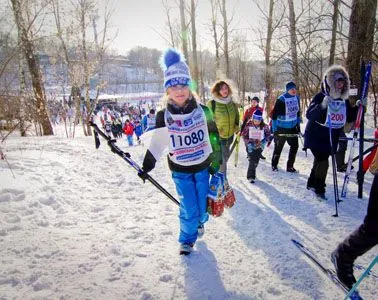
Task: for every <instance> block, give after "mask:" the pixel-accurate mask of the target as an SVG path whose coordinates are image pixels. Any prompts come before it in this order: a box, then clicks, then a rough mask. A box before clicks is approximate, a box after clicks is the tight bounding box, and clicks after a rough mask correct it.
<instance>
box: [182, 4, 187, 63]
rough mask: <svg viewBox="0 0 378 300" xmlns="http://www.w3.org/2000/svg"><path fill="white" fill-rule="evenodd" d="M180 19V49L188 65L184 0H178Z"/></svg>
mask: <svg viewBox="0 0 378 300" xmlns="http://www.w3.org/2000/svg"><path fill="white" fill-rule="evenodd" d="M180 20H181V40H182V51H183V52H184V56H185V59H186V62H187V63H188V65H189V52H188V28H187V26H186V21H185V0H180Z"/></svg>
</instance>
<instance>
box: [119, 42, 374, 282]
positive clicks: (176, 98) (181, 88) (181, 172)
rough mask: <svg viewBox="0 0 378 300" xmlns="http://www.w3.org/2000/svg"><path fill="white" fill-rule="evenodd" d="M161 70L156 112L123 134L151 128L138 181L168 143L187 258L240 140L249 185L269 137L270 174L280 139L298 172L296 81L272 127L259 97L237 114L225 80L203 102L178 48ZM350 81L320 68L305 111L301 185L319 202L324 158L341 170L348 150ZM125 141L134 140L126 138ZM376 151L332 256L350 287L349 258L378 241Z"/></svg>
mask: <svg viewBox="0 0 378 300" xmlns="http://www.w3.org/2000/svg"><path fill="white" fill-rule="evenodd" d="M162 67H163V73H164V88H165V91H166V94H165V99H164V101H165V103H166V105H165V107H164V108H163V109H162V110H160V111H158V112H157V113H156V114H155V110H150V111H149V113H148V114H146V115H145V116H144V118H143V120H138V121H136V122H131V120H126V122H125V124H124V125H123V132H124V133H125V134H126V135H127V136H128V140H129V136H132V134H133V133H135V134H136V135H137V139H138V140H139V136H140V134H142V133H143V132H145V131H149V130H152V129H153V131H152V132H151V142H150V145H149V146H148V149H147V151H146V153H145V156H144V160H143V166H142V169H141V170H140V172H139V173H138V175H139V176H140V177H141V178H142V179H143V180H146V179H148V178H149V174H148V173H149V172H150V171H151V170H152V169H154V168H155V166H156V163H157V162H158V161H159V160H160V158H161V155H162V153H163V150H164V149H165V148H168V150H169V151H168V155H167V161H168V166H169V169H170V171H171V173H172V179H173V182H174V184H175V187H176V192H177V194H178V196H179V205H180V212H179V222H180V232H179V237H178V241H179V243H180V254H183V255H187V254H190V253H191V251H192V249H193V246H194V244H195V242H196V240H197V239H198V238H201V237H202V235H203V234H204V230H205V228H204V224H205V223H206V222H207V221H208V219H209V213H208V212H209V211H208V205H209V203H208V196H209V195H210V194H214V191H213V190H212V189H213V188H214V186H213V185H212V184H211V182H213V179H214V178H215V177H217V176H218V174H220V173H221V174H223V175H222V176H224V177H225V178H227V162H228V160H229V158H230V155H231V153H232V150H233V149H234V146H235V145H236V144H235V141H236V140H238V139H240V138H242V140H243V141H244V145H245V151H246V154H247V157H248V160H249V164H248V170H247V174H246V178H247V180H248V181H249V182H251V183H252V184H253V183H254V182H255V181H256V177H257V176H256V169H257V166H258V164H259V161H260V159H265V157H264V156H263V150H264V148H265V146H266V145H269V144H270V143H272V142H274V150H273V155H272V159H271V168H272V172H273V173H272V175H273V176H274V173H275V172H277V171H279V160H280V156H281V152H282V149H283V147H284V145H285V143H286V142H287V143H288V145H289V147H290V149H289V154H288V159H287V162H286V172H289V173H294V174H295V173H297V170H296V169H295V167H294V164H295V158H296V155H297V151H298V148H299V143H298V139H299V138H302V132H301V124H302V123H303V122H302V118H301V102H300V98H299V96H298V95H297V86H296V84H295V83H294V82H292V81H290V82H288V83H287V84H286V86H285V92H284V93H283V94H282V95H280V96H279V97H278V98H277V99H276V102H275V105H274V107H273V110H272V112H271V113H270V114H269V116H270V117H271V124H269V125H268V124H266V123H265V122H264V118H263V110H262V108H261V107H259V98H258V97H253V98H252V99H251V106H250V107H249V108H248V109H247V110H246V111H245V113H244V114H243V115H242V118H240V115H241V114H240V112H239V109H238V105H237V103H236V101H235V99H234V95H233V90H232V86H231V85H230V84H229V82H228V81H226V80H218V81H217V82H215V83H214V85H213V87H212V89H211V93H212V99H211V100H210V101H208V102H207V104H206V105H203V104H201V102H200V100H199V98H198V97H197V95H196V94H195V93H193V92H192V91H191V89H190V88H189V86H190V83H191V80H192V79H191V76H190V71H189V67H188V65H187V64H186V62H185V60H184V59H183V56H182V54H181V53H180V52H179V51H178V50H176V49H173V48H169V49H167V50H166V51H165V52H164V53H163V56H162ZM349 81H350V80H349V76H348V73H347V71H346V70H345V68H343V67H342V66H339V65H334V66H331V67H330V68H329V69H328V70H326V72H325V75H324V77H323V81H322V84H321V89H320V91H319V93H317V94H316V95H314V97H313V98H312V100H311V103H310V105H309V107H308V108H307V110H306V112H305V116H306V118H307V120H308V122H307V125H306V128H305V129H304V143H303V145H304V149H309V150H310V151H311V153H312V154H313V165H312V169H311V171H310V173H309V174H308V175H309V177H308V180H307V189H309V190H312V191H314V193H315V195H316V196H317V197H319V198H321V199H325V188H326V184H325V181H326V177H327V172H328V168H329V163H328V160H329V157H330V155H336V153H341V154H340V156H339V158H338V159H337V160H338V169H339V171H345V161H344V159H345V151H346V149H345V148H346V147H345V144H344V145H343V144H342V142H343V140H340V136H343V130H344V127H345V124H346V123H347V122H354V121H355V120H356V118H357V111H358V108H357V106H358V105H356V104H355V103H353V104H352V103H350V102H349V100H348V94H349ZM240 123H241V126H240ZM137 128H138V129H137ZM137 130H138V133H137V132H136V131H137ZM377 134H378V133H377ZM129 143H130V144H131V143H132V138H130V140H129ZM343 152H344V153H343ZM377 156H378V154H376V155H375V157H374V159H372V158H371V159H370V161H373V162H372V165H373V167H371V169H373V170H374V171H372V172H373V174H375V177H374V181H373V184H372V187H371V193H370V198H369V205H368V213H367V216H366V218H365V221H364V223H363V225H361V227H360V228H359V229H357V231H356V232H354V233H353V234H352V235H351V236H349V237H348V238H347V239H346V240H345V241H344V242H343V243H341V244H340V245H339V246H338V248H337V250H335V252H334V253H333V254H332V261H333V262H334V264H335V267H336V270H337V275H338V276H339V278H340V280H341V281H342V282H343V283H344V284H345V285H346V286H347V287H348V288H351V286H352V285H353V284H354V282H355V278H354V277H353V268H352V265H353V261H354V260H355V259H356V257H358V256H359V255H362V254H363V253H365V252H366V251H367V250H369V249H370V248H372V247H373V246H374V245H376V244H377V242H378V241H377V240H378V177H377V176H378V175H377V174H378V157H377ZM219 172H220V173H219ZM222 178H223V177H222ZM215 194H216V193H215Z"/></svg>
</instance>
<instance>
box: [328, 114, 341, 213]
mask: <svg viewBox="0 0 378 300" xmlns="http://www.w3.org/2000/svg"><path fill="white" fill-rule="evenodd" d="M328 127H329V141H330V145H331V159H332V175H333V193H334V197H335V209H336V212H335V214H334V215H333V217H338V216H339V213H338V208H337V205H338V203H339V202H340V198H339V187H338V185H337V171H336V158H335V151H334V149H333V140H332V123H331V114H330V113H328Z"/></svg>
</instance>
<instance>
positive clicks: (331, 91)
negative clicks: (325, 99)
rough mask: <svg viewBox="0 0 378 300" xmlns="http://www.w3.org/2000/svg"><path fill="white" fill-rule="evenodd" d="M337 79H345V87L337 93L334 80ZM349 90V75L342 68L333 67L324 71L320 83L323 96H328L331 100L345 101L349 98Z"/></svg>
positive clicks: (338, 66)
mask: <svg viewBox="0 0 378 300" xmlns="http://www.w3.org/2000/svg"><path fill="white" fill-rule="evenodd" d="M339 78H344V79H345V85H344V88H343V89H342V90H341V91H337V90H336V88H335V83H336V80H337V79H339ZM349 88H350V80H349V74H348V72H347V71H346V69H345V68H344V67H343V66H340V65H333V66H331V67H329V68H328V69H327V70H326V72H325V74H324V78H323V82H322V91H323V92H324V94H326V95H327V96H328V95H329V96H330V97H332V98H333V99H347V98H348V97H349Z"/></svg>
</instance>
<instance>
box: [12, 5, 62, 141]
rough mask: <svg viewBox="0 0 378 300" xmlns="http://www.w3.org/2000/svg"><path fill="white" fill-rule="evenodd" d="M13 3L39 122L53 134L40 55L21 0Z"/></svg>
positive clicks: (47, 131)
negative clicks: (30, 32) (30, 33)
mask: <svg viewBox="0 0 378 300" xmlns="http://www.w3.org/2000/svg"><path fill="white" fill-rule="evenodd" d="M11 3H12V9H13V13H14V17H15V22H16V25H17V29H18V31H19V34H20V38H21V46H22V50H23V52H24V56H25V59H26V61H27V64H28V67H29V72H30V77H31V80H32V86H33V91H34V96H35V99H36V111H37V118H38V122H39V123H40V124H41V126H42V134H43V135H53V134H54V133H53V129H52V126H51V123H50V119H49V116H48V113H47V107H46V104H47V101H46V94H45V88H44V85H43V79H42V74H41V71H40V66H39V60H38V56H37V54H36V53H35V47H34V43H33V41H32V40H31V39H30V38H29V36H28V31H29V30H30V28H29V26H28V25H27V24H26V23H25V20H24V18H23V16H22V11H21V9H22V8H21V3H20V1H19V0H11Z"/></svg>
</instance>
